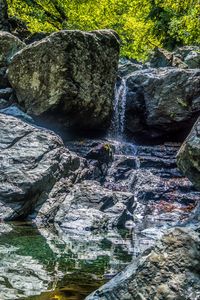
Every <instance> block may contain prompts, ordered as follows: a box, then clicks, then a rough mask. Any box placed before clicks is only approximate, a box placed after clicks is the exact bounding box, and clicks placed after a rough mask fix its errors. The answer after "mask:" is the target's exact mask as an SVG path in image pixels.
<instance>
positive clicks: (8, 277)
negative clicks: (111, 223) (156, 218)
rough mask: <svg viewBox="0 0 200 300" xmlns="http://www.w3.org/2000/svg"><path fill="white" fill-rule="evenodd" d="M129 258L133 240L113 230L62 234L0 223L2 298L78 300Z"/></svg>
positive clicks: (122, 265) (0, 294) (0, 293)
mask: <svg viewBox="0 0 200 300" xmlns="http://www.w3.org/2000/svg"><path fill="white" fill-rule="evenodd" d="M131 259H132V239H131V237H130V235H127V234H125V235H124V236H123V237H122V235H121V234H119V232H117V231H111V232H106V233H98V234H95V233H88V234H87V235H85V236H79V235H76V234H70V235H69V233H68V234H66V233H64V232H62V231H59V230H56V229H55V228H54V227H52V228H39V229H37V228H36V227H33V226H30V225H29V224H9V225H7V224H0V274H1V275H0V299H1V300H7V299H8V300H11V299H12V300H14V299H24V300H25V299H26V300H31V299H34V300H36V299H37V300H40V299H43V300H45V299H60V300H62V299H65V300H66V299H67V300H72V299H74V300H75V299H76V300H81V299H84V298H85V297H86V296H87V295H88V294H89V293H90V292H92V291H93V290H95V289H97V288H98V287H99V286H100V285H102V284H103V283H105V282H106V281H107V280H108V279H110V277H112V276H113V275H115V274H116V273H117V272H119V271H120V270H122V269H123V268H124V267H125V266H126V265H127V264H128V263H129V262H130V261H131Z"/></svg>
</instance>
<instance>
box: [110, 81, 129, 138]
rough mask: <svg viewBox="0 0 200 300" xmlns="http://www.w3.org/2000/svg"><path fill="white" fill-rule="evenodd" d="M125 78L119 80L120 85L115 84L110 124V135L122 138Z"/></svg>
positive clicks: (125, 89) (124, 110)
mask: <svg viewBox="0 0 200 300" xmlns="http://www.w3.org/2000/svg"><path fill="white" fill-rule="evenodd" d="M126 91H127V88H126V79H125V78H123V79H122V80H121V83H120V85H119V86H118V85H117V84H116V85H115V98H114V115H113V120H112V125H111V132H110V136H111V137H114V138H116V139H120V140H122V139H123V134H124V128H125V112H126Z"/></svg>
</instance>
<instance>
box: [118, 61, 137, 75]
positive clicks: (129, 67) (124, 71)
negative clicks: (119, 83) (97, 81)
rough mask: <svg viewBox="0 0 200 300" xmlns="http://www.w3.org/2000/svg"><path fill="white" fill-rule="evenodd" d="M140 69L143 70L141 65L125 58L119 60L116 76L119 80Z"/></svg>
mask: <svg viewBox="0 0 200 300" xmlns="http://www.w3.org/2000/svg"><path fill="white" fill-rule="evenodd" d="M141 69H143V65H142V64H140V63H138V62H137V61H134V60H129V59H126V58H121V59H120V60H119V66H118V75H119V77H121V78H122V77H125V76H127V75H129V74H131V73H133V72H135V71H138V70H141Z"/></svg>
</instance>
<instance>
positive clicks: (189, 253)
mask: <svg viewBox="0 0 200 300" xmlns="http://www.w3.org/2000/svg"><path fill="white" fill-rule="evenodd" d="M199 243H200V239H199V234H198V233H196V232H195V231H193V230H191V229H190V230H187V229H181V228H175V229H173V230H170V231H169V232H168V233H166V234H165V235H164V236H163V237H162V239H161V240H160V241H158V243H157V245H156V246H154V247H153V248H152V249H150V250H147V251H146V252H145V253H143V255H142V257H140V259H138V260H137V263H132V264H131V265H129V266H128V267H127V269H125V270H124V271H122V273H120V274H119V275H117V276H116V277H114V278H113V279H112V280H111V281H110V282H108V283H107V284H105V285H104V286H103V287H101V288H100V289H99V290H97V291H96V292H94V293H93V294H92V295H90V296H88V297H87V298H86V299H87V300H111V299H120V300H146V299H148V300H159V299H183V300H186V299H191V300H195V299H199V296H200V290H199V285H200V275H199V274H200V249H199Z"/></svg>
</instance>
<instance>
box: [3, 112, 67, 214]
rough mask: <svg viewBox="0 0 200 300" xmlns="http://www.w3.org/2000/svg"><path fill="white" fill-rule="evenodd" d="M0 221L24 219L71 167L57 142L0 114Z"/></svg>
mask: <svg viewBox="0 0 200 300" xmlns="http://www.w3.org/2000/svg"><path fill="white" fill-rule="evenodd" d="M0 128H1V140H0V149H1V153H0V169H1V174H0V183H1V184H0V219H16V218H22V217H23V218H24V217H26V216H27V215H28V214H29V213H30V212H31V211H32V210H33V207H34V205H35V204H36V203H37V202H38V201H39V200H40V198H41V197H42V195H43V194H47V193H48V192H49V191H50V190H51V188H52V187H53V185H54V184H55V182H56V181H58V180H59V179H60V178H61V177H62V176H64V175H67V174H68V172H69V170H70V165H71V163H72V161H71V156H70V153H69V151H68V150H66V148H65V147H64V145H63V143H62V141H61V140H60V138H58V137H57V136H56V135H55V134H53V133H52V132H50V131H47V130H42V129H40V128H35V127H33V126H31V125H29V124H26V123H24V122H22V121H21V120H19V119H16V118H14V117H11V116H6V115H3V114H0Z"/></svg>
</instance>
